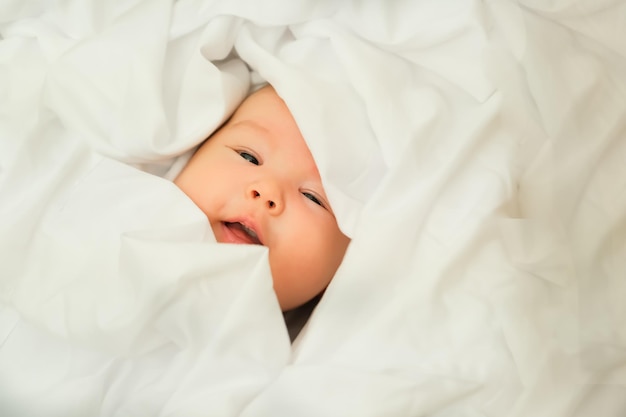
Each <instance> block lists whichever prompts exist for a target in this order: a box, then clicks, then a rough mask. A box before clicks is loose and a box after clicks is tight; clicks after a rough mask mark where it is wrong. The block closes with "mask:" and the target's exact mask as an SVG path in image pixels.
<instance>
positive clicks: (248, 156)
mask: <svg viewBox="0 0 626 417" xmlns="http://www.w3.org/2000/svg"><path fill="white" fill-rule="evenodd" d="M239 156H241V157H242V158H243V159H245V160H246V161H248V162H250V163H252V164H254V165H259V160H258V159H257V158H256V157H255V156H254V155H252V154H251V153H249V152H246V151H239Z"/></svg>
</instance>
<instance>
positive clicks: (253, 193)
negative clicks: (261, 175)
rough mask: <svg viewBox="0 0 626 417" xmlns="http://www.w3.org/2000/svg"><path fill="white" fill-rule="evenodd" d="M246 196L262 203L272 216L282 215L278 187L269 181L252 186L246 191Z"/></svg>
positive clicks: (281, 198)
mask: <svg viewBox="0 0 626 417" xmlns="http://www.w3.org/2000/svg"><path fill="white" fill-rule="evenodd" d="M248 196H249V197H250V198H252V199H253V200H256V201H258V202H259V203H262V204H263V205H264V207H265V208H267V209H268V210H269V212H270V214H273V215H277V214H280V213H282V211H283V209H284V206H285V204H284V200H283V196H282V192H281V190H280V187H278V185H277V184H275V183H273V182H271V181H265V182H262V183H256V184H253V185H252V186H251V187H250V188H249V190H248Z"/></svg>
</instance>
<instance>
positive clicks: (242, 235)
mask: <svg viewBox="0 0 626 417" xmlns="http://www.w3.org/2000/svg"><path fill="white" fill-rule="evenodd" d="M224 226H226V228H227V229H228V230H229V231H230V232H231V233H232V234H233V236H234V237H235V239H236V240H237V241H238V243H247V244H250V245H262V244H263V242H261V239H259V237H258V235H257V233H256V232H255V231H254V230H253V229H251V228H250V227H248V226H246V225H245V224H243V223H241V222H232V223H231V222H224Z"/></svg>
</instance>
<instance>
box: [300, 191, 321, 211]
mask: <svg viewBox="0 0 626 417" xmlns="http://www.w3.org/2000/svg"><path fill="white" fill-rule="evenodd" d="M302 195H303V196H305V197H306V198H308V199H309V200H311V201H312V202H314V203H315V204H317V205H318V206H321V207H324V203H322V202H321V201H320V199H319V198H317V197H315V195H313V194H311V193H307V192H306V191H305V192H303V193H302ZM324 208H326V207H324Z"/></svg>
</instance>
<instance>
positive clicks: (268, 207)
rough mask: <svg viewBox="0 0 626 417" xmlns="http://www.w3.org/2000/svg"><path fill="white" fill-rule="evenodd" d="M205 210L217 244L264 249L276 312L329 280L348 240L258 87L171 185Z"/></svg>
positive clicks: (273, 99) (291, 132)
mask: <svg viewBox="0 0 626 417" xmlns="http://www.w3.org/2000/svg"><path fill="white" fill-rule="evenodd" d="M174 182H175V183H176V185H178V186H179V187H180V188H181V189H182V190H183V191H184V192H185V194H187V195H188V196H189V198H191V200H193V202H194V203H195V204H196V205H197V206H198V207H200V209H202V211H204V213H205V214H206V216H207V218H208V219H209V223H210V224H211V228H212V229H213V233H214V234H215V238H216V239H217V241H218V242H223V243H243V244H259V245H264V246H267V247H268V248H269V261H270V267H271V270H272V276H273V280H274V290H275V292H276V295H277V296H278V301H279V302H280V306H281V308H282V309H283V310H289V309H291V308H294V307H297V306H299V305H301V304H303V303H305V302H306V301H308V300H309V299H311V298H312V297H314V296H315V295H316V294H318V293H319V292H320V291H322V290H323V289H324V288H325V287H326V285H328V283H329V282H330V280H331V278H332V277H333V275H334V273H335V271H336V270H337V268H338V267H339V264H340V263H341V260H342V259H343V256H344V253H345V251H346V248H347V246H348V243H349V241H350V240H349V239H348V237H346V236H345V235H344V234H343V233H341V231H340V230H339V227H338V226H337V221H336V219H335V216H334V215H333V212H332V210H331V208H330V205H329V203H328V198H327V197H326V195H325V193H324V189H323V187H322V182H321V179H320V176H319V172H318V170H317V167H316V165H315V162H314V160H313V157H312V156H311V153H310V152H309V149H308V147H307V145H306V143H305V142H304V138H303V137H302V135H301V134H300V131H299V129H298V127H297V125H296V123H295V121H294V120H293V118H292V116H291V114H290V112H289V110H288V109H287V107H286V106H285V104H284V103H283V101H282V100H281V99H280V97H278V95H277V94H276V93H275V92H274V90H273V89H272V88H271V87H266V88H264V89H262V90H259V91H258V92H256V93H255V94H253V95H252V96H250V97H249V98H248V99H247V100H246V101H244V103H243V104H242V105H241V106H240V107H239V108H238V109H237V111H236V112H235V114H234V115H233V117H232V118H231V119H230V120H229V121H228V123H227V124H225V125H224V126H223V127H222V128H221V129H220V130H219V131H218V132H216V133H215V134H214V135H213V136H212V137H211V138H210V139H209V140H208V141H206V142H205V143H204V144H203V145H202V146H201V147H200V149H198V151H197V152H196V153H195V154H194V156H193V157H192V158H191V160H190V161H189V163H188V164H187V166H186V167H185V169H184V170H183V171H182V172H181V173H180V175H179V176H178V177H177V178H176V180H175V181H174Z"/></svg>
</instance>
